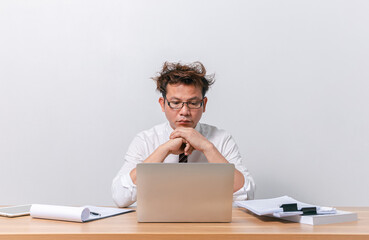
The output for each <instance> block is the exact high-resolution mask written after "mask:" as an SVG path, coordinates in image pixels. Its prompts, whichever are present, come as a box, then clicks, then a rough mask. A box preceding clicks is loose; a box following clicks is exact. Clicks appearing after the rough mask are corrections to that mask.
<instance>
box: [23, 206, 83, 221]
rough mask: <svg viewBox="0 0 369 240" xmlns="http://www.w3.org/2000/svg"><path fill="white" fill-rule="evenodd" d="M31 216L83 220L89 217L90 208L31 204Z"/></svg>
mask: <svg viewBox="0 0 369 240" xmlns="http://www.w3.org/2000/svg"><path fill="white" fill-rule="evenodd" d="M30 212H31V216H32V217H34V218H46V219H54V220H64V221H73V222H84V221H86V220H87V219H88V218H89V217H90V210H89V209H88V208H86V207H67V206H55V205H45V204H32V207H31V211H30Z"/></svg>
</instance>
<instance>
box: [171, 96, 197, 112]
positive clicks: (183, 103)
mask: <svg viewBox="0 0 369 240" xmlns="http://www.w3.org/2000/svg"><path fill="white" fill-rule="evenodd" d="M164 101H167V104H168V106H169V107H170V108H171V109H173V110H180V109H182V108H183V106H184V105H185V104H186V105H187V108H188V109H200V108H201V107H202V106H203V105H204V98H203V99H201V101H200V106H199V107H198V108H193V107H190V105H188V104H189V103H190V102H182V106H181V107H180V108H174V107H172V106H170V103H171V102H170V101H168V99H167V98H166V97H165V98H164Z"/></svg>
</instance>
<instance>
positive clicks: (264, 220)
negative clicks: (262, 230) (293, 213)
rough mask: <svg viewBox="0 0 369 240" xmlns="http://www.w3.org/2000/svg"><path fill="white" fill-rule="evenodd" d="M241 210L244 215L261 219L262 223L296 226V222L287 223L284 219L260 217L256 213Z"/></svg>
mask: <svg viewBox="0 0 369 240" xmlns="http://www.w3.org/2000/svg"><path fill="white" fill-rule="evenodd" d="M239 210H240V211H242V212H244V213H247V214H250V215H252V216H253V217H255V218H257V219H259V220H260V221H262V222H279V223H284V224H295V223H294V222H291V221H287V220H284V219H279V218H275V217H268V216H259V215H256V214H255V213H253V212H251V211H249V210H247V209H245V208H239Z"/></svg>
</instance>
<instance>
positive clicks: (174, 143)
mask: <svg viewBox="0 0 369 240" xmlns="http://www.w3.org/2000/svg"><path fill="white" fill-rule="evenodd" d="M166 144H167V146H168V148H169V152H170V153H171V154H176V155H178V154H181V153H184V154H185V155H187V156H188V155H190V154H191V153H192V152H193V150H198V151H201V152H204V151H206V150H207V149H208V148H209V147H211V146H212V143H210V142H209V141H208V140H207V139H206V138H205V137H204V136H203V135H201V134H200V133H199V132H198V131H196V130H195V129H194V128H186V127H178V128H176V129H175V130H174V131H173V132H172V133H171V134H170V136H169V141H168V142H167V143H166Z"/></svg>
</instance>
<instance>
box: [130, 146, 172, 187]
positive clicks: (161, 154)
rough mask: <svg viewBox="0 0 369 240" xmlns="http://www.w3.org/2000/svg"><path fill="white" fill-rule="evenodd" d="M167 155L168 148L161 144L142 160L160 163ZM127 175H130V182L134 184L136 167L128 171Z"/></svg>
mask: <svg viewBox="0 0 369 240" xmlns="http://www.w3.org/2000/svg"><path fill="white" fill-rule="evenodd" d="M168 155H169V151H168V149H166V148H165V147H164V146H163V145H161V146H159V147H158V148H157V149H156V150H155V151H154V152H153V153H152V154H151V155H150V156H149V157H148V158H146V160H145V161H143V162H144V163H160V162H163V161H164V159H165V158H166V157H167V156H168ZM129 176H130V177H131V179H132V182H133V183H134V184H136V168H134V169H132V171H131V172H130V173H129Z"/></svg>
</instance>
